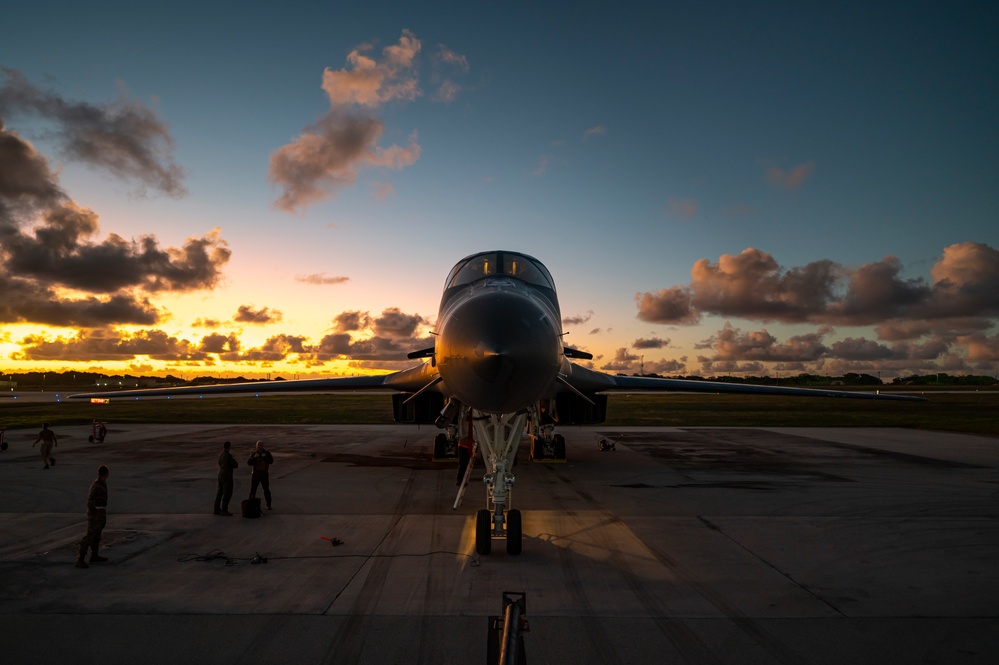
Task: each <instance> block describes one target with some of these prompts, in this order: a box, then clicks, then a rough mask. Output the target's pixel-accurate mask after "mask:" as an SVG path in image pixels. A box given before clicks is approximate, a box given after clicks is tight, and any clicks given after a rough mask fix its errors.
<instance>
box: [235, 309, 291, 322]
mask: <svg viewBox="0 0 999 665" xmlns="http://www.w3.org/2000/svg"><path fill="white" fill-rule="evenodd" d="M282 317H283V315H282V314H281V312H279V311H277V310H276V309H275V310H271V309H270V308H267V307H263V308H261V309H253V307H251V306H250V305H240V306H239V309H238V310H237V311H236V315H235V316H234V317H233V320H234V321H236V322H237V323H253V324H257V325H265V324H268V323H277V322H278V321H280V320H281V319H282Z"/></svg>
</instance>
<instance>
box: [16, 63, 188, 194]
mask: <svg viewBox="0 0 999 665" xmlns="http://www.w3.org/2000/svg"><path fill="white" fill-rule="evenodd" d="M0 71H2V72H3V74H4V77H5V82H4V85H3V86H2V87H0V117H18V116H29V117H31V118H33V119H36V120H37V119H41V120H46V121H51V122H53V123H55V124H56V126H57V129H56V133H55V134H56V137H57V138H58V139H59V143H60V146H61V149H62V151H63V152H64V153H65V154H66V156H67V157H68V158H69V159H72V160H76V161H80V162H85V163H88V164H91V165H93V166H97V167H99V168H102V169H104V170H106V171H108V172H109V173H111V174H113V175H115V176H117V177H119V178H123V179H130V180H131V179H137V180H138V181H139V182H140V183H142V186H143V187H146V186H148V187H152V188H154V189H157V190H159V191H161V192H163V193H165V194H168V195H171V196H182V195H183V194H184V193H185V190H184V187H183V178H184V172H183V169H181V168H180V166H178V165H177V164H176V163H175V162H174V161H173V139H172V138H171V137H170V133H169V131H168V129H167V127H166V125H165V124H164V123H163V122H162V121H161V120H160V119H159V118H158V117H157V115H156V113H155V111H153V110H152V109H150V108H148V107H146V106H144V105H142V104H141V103H139V102H137V101H135V100H131V99H128V98H127V97H126V96H125V94H124V93H122V94H121V95H120V96H119V97H118V99H117V100H115V101H114V102H112V103H109V104H104V105H94V104H88V103H86V102H74V101H69V100H66V99H64V98H63V97H61V96H60V95H59V94H57V93H55V92H51V91H45V90H41V89H40V88H38V87H36V86H35V85H33V84H32V83H31V82H30V81H28V80H27V78H25V76H24V75H23V74H22V73H21V72H19V71H18V70H15V69H9V68H6V67H4V68H0Z"/></svg>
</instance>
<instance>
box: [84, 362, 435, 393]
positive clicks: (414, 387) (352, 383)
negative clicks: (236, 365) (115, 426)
mask: <svg viewBox="0 0 999 665" xmlns="http://www.w3.org/2000/svg"><path fill="white" fill-rule="evenodd" d="M437 376H438V373H437V370H436V369H434V368H433V367H432V366H431V363H423V364H422V365H419V366H418V367H411V368H409V369H404V370H402V371H399V372H393V373H391V374H382V375H377V376H348V377H341V378H336V379H298V380H292V381H256V382H247V383H229V384H216V385H211V386H178V387H175V388H139V389H136V390H115V391H105V392H90V393H78V394H75V395H70V396H69V397H70V398H71V399H91V398H95V397H97V398H112V397H135V398H136V399H139V398H143V397H172V396H175V395H176V396H179V395H241V394H243V395H245V394H259V393H290V392H299V393H301V392H334V391H356V390H384V391H390V392H405V393H416V392H419V391H420V390H422V389H424V388H427V387H428V386H430V385H431V384H433V383H434V382H435V381H436V380H437Z"/></svg>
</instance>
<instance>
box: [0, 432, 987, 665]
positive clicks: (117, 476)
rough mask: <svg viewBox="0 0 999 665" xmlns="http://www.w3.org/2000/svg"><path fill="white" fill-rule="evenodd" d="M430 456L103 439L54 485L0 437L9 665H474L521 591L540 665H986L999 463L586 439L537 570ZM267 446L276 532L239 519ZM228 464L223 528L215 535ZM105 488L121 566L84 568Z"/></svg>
mask: <svg viewBox="0 0 999 665" xmlns="http://www.w3.org/2000/svg"><path fill="white" fill-rule="evenodd" d="M436 432H437V430H435V429H433V428H427V427H423V428H417V427H415V426H395V425H386V426H335V425H329V426H282V425H275V426H225V425H217V426H203V425H202V426H192V425H115V424H113V423H112V424H111V425H109V433H108V439H107V441H105V442H104V443H99V444H96V443H95V444H91V443H88V442H87V435H88V434H89V433H90V432H89V427H82V426H81V427H66V428H56V433H57V434H58V435H59V436H60V445H59V446H58V447H57V448H56V449H55V456H56V458H57V464H56V466H55V467H53V468H51V469H48V470H44V469H43V468H42V463H41V459H40V457H39V455H38V449H37V448H36V449H32V448H31V442H32V441H34V439H35V435H36V432H35V431H23V430H22V431H7V433H6V440H7V442H8V443H9V444H10V448H9V449H8V450H7V451H5V452H3V453H0V533H2V534H3V538H2V539H0V653H2V654H3V660H4V662H9V663H45V662H67V663H101V664H102V665H106V664H108V663H144V664H145V663H177V662H186V663H212V664H215V665H219V664H225V663H289V662H296V663H298V662H301V663H306V662H308V663H372V664H373V663H379V664H383V663H403V662H405V663H428V664H430V663H484V662H485V661H486V641H487V621H488V620H487V617H488V616H489V615H492V614H498V613H499V612H500V610H501V598H502V593H503V592H504V591H512V592H523V593H525V594H526V599H527V600H526V603H527V616H528V619H529V622H530V631H531V632H530V633H529V634H528V635H527V637H526V653H527V657H528V662H529V663H532V665H533V664H536V663H566V662H575V663H611V664H614V663H830V664H831V663H837V664H839V663H844V662H851V663H994V662H999V600H997V598H999V563H997V562H999V529H997V528H996V527H997V525H999V521H997V517H999V440H997V439H994V438H989V437H976V436H968V435H961V434H946V433H934V432H924V431H914V430H904V429H759V428H719V429H710V428H607V427H594V428H571V429H568V430H565V431H564V434H565V435H566V439H567V442H568V445H567V449H568V455H569V461H568V462H567V463H565V464H533V463H530V462H528V461H527V460H526V454H525V455H522V456H521V459H520V463H519V464H518V466H517V467H516V469H515V472H516V476H517V480H516V485H515V492H514V502H515V506H516V507H518V508H520V509H521V510H522V511H523V525H524V548H523V553H522V554H521V555H520V556H510V555H507V554H506V551H505V548H504V546H503V543H502V542H500V541H497V542H495V543H494V546H493V554H490V555H488V556H483V557H478V556H476V555H475V553H474V545H473V533H472V532H473V516H474V512H475V510H476V509H478V508H479V507H481V506H482V505H484V490H483V487H482V483H481V482H475V483H473V484H472V485H471V487H470V488H469V491H468V493H467V495H466V499H465V503H464V505H463V506H462V507H461V508H460V509H458V510H452V509H451V504H452V502H453V500H454V494H455V489H456V488H455V486H454V480H455V475H456V474H455V467H454V465H453V464H442V463H434V462H432V461H430V459H429V457H430V452H431V445H432V441H433V436H434V435H435V434H436ZM600 438H606V439H607V440H610V441H614V442H616V450H614V451H607V452H601V451H600V450H598V446H597V441H598V440H599V439H600ZM258 439H262V440H263V441H264V442H265V445H266V446H267V447H268V449H270V450H271V451H272V452H273V454H274V457H275V464H274V466H273V467H272V468H271V486H272V491H273V495H274V509H273V510H272V511H269V512H268V511H265V515H264V516H263V517H262V518H261V519H256V520H251V519H244V518H241V517H240V516H239V515H238V507H239V500H240V499H242V498H243V497H244V496H245V495H246V493H247V492H248V490H249V470H248V469H247V468H246V458H247V456H248V455H249V453H250V451H251V448H252V446H253V443H254V442H255V441H256V440H258ZM224 440H230V441H232V444H233V452H234V454H235V456H236V459H237V461H238V462H239V463H240V468H239V469H237V470H236V490H235V494H234V497H233V505H232V508H233V509H234V512H237V515H236V516H234V517H228V518H225V517H217V516H214V515H212V500H213V499H214V496H215V486H216V480H215V478H216V472H217V467H216V459H217V456H218V453H219V451H220V449H221V443H222V441H224ZM525 452H526V449H525ZM100 464H107V465H108V466H109V467H110V469H111V476H110V478H109V481H108V486H109V494H110V502H109V507H108V513H109V518H108V524H107V527H106V529H105V536H104V541H103V543H102V544H104V545H105V547H104V548H103V551H102V553H103V554H104V555H105V556H107V557H109V558H110V561H109V562H108V563H105V564H95V565H91V567H90V568H88V569H86V570H82V569H77V568H75V567H74V565H73V562H74V560H75V552H76V549H77V544H78V542H79V540H80V538H81V537H82V536H83V534H84V532H85V531H86V520H85V515H84V512H85V501H86V496H87V489H88V487H89V485H90V483H91V481H92V480H93V478H94V477H95V474H96V469H97V466H98V465H100ZM480 468H481V465H480ZM324 536H325V537H326V538H338V539H340V540H341V541H343V544H342V545H339V546H336V547H334V546H333V545H331V543H330V541H329V540H324V539H323V537H324ZM258 554H259V556H260V557H261V558H266V559H267V561H266V563H258V564H254V563H251V560H252V559H253V558H254V557H255V556H257V555H258ZM229 564H231V565H229Z"/></svg>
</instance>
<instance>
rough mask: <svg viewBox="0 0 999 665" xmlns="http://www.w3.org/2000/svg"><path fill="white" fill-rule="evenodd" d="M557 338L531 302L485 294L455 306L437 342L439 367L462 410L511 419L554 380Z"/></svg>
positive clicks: (499, 293) (506, 294) (508, 295)
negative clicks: (469, 408) (466, 407)
mask: <svg viewBox="0 0 999 665" xmlns="http://www.w3.org/2000/svg"><path fill="white" fill-rule="evenodd" d="M559 348H560V347H559V338H558V332H557V330H556V328H555V325H554V323H553V322H552V321H551V316H550V314H549V313H547V312H546V311H545V308H544V307H542V306H540V305H539V304H538V303H536V302H534V301H533V300H532V299H531V298H530V297H528V296H526V295H524V294H520V293H516V292H510V291H487V292H483V293H480V294H477V295H476V296H474V297H471V298H469V299H468V300H466V301H465V302H463V303H461V304H459V305H458V306H456V307H455V309H454V310H452V311H451V312H450V313H449V314H448V316H447V317H446V318H445V319H444V321H443V324H442V325H441V327H440V329H439V330H438V336H437V363H438V368H439V370H440V373H441V378H442V379H443V380H444V382H445V384H446V385H447V387H448V388H449V389H450V390H451V391H453V393H454V394H455V396H456V397H457V398H458V399H460V400H461V401H462V402H464V403H465V404H468V405H470V406H472V407H473V408H476V409H479V410H480V411H486V412H490V413H511V412H514V411H518V410H520V409H522V408H524V407H526V406H528V405H530V404H533V403H534V402H536V401H537V400H538V399H540V398H541V397H542V396H543V395H544V393H545V391H546V389H547V388H548V387H549V386H550V385H551V383H552V381H554V379H555V374H556V372H557V369H558V362H559V357H558V353H559Z"/></svg>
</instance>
